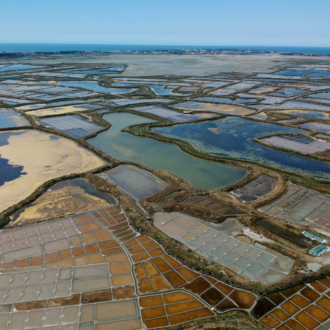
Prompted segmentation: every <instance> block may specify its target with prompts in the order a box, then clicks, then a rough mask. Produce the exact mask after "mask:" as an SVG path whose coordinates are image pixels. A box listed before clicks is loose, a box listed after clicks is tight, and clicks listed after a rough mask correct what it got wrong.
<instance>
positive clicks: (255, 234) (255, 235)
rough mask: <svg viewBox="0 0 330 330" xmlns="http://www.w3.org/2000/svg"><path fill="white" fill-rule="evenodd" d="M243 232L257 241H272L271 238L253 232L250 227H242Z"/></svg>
mask: <svg viewBox="0 0 330 330" xmlns="http://www.w3.org/2000/svg"><path fill="white" fill-rule="evenodd" d="M243 233H244V235H246V236H248V237H250V238H252V239H254V240H255V241H257V242H267V243H274V241H273V240H272V239H268V238H266V237H264V236H263V235H262V237H260V235H259V234H257V233H255V232H253V231H252V230H251V229H250V228H245V229H243Z"/></svg>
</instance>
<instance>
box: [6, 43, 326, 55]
mask: <svg viewBox="0 0 330 330" xmlns="http://www.w3.org/2000/svg"><path fill="white" fill-rule="evenodd" d="M192 48H193V49H239V50H264V51H276V52H294V53H308V54H330V47H290V46H220V45H219V46H196V45H102V44H101V45H99V44H94V45H93V44H24V43H0V52H59V51H73V50H78V51H93V50H94V51H101V50H175V49H192Z"/></svg>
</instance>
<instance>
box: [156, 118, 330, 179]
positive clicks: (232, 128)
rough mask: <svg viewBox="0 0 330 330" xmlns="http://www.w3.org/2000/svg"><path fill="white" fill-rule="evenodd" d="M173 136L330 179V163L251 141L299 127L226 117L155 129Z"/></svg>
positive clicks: (207, 149) (207, 148)
mask: <svg viewBox="0 0 330 330" xmlns="http://www.w3.org/2000/svg"><path fill="white" fill-rule="evenodd" d="M152 131H153V132H156V133H159V134H163V135H165V136H168V137H170V138H174V139H180V140H185V141H187V142H189V143H191V144H193V145H194V146H195V147H196V148H197V149H199V150H201V151H203V152H207V153H210V154H215V155H220V156H226V157H233V158H237V159H245V160H251V161H257V162H260V163H263V164H266V165H273V166H277V167H280V168H283V169H285V170H288V171H292V172H295V173H301V174H306V175H310V176H313V177H317V178H323V179H330V164H326V163H322V162H318V161H315V160H311V159H307V158H303V157H299V156H294V155H290V154H287V153H284V152H281V151H277V150H273V149H269V148H266V147H263V146H260V145H258V144H257V143H254V142H252V141H251V139H252V138H255V137H260V136H265V135H269V134H272V133H277V132H278V133H281V132H283V133H302V134H304V133H306V132H305V131H303V130H300V129H293V128H290V127H283V126H276V125H270V124H265V123H260V122H256V121H254V122H252V121H249V120H246V119H243V118H236V117H227V118H224V119H219V120H217V121H212V122H202V123H198V124H183V125H177V126H172V127H160V128H154V129H152Z"/></svg>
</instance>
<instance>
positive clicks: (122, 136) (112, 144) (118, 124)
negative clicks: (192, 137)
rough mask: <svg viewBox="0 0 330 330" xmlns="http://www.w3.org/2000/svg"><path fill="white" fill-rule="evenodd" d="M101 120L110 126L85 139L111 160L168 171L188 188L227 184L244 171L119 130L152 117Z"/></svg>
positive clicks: (117, 116) (115, 116) (120, 115)
mask: <svg viewBox="0 0 330 330" xmlns="http://www.w3.org/2000/svg"><path fill="white" fill-rule="evenodd" d="M103 119H105V120H106V121H108V122H109V123H111V125H112V126H111V128H110V129H109V130H108V131H106V132H102V133H100V134H99V135H98V136H97V137H95V138H92V139H90V140H88V142H89V143H90V144H91V145H93V146H94V147H96V148H98V149H100V150H102V151H103V152H105V153H107V154H108V155H110V156H111V157H113V158H115V159H118V160H123V161H134V162H138V163H140V164H143V165H146V166H149V167H152V168H157V169H161V170H165V171H169V172H171V173H173V174H175V175H177V176H179V177H181V178H182V179H184V180H186V181H187V182H188V183H189V184H190V185H191V186H192V187H194V188H197V189H205V190H214V189H219V188H222V187H225V186H228V185H231V184H233V183H235V182H237V181H239V180H241V179H243V178H244V176H245V175H246V174H247V171H245V170H243V169H241V168H239V167H234V166H229V165H223V164H218V163H213V162H208V161H205V160H201V159H196V158H194V157H192V156H189V155H187V154H185V153H184V152H182V151H181V150H180V148H179V147H177V146H175V145H172V144H166V143H161V142H158V141H155V140H152V139H147V138H141V137H137V136H133V135H130V134H128V133H123V132H121V130H122V129H123V128H125V127H127V126H129V125H136V124H143V123H152V122H155V121H153V120H150V119H146V118H142V117H139V116H135V115H131V114H127V113H113V114H107V115H104V116H103Z"/></svg>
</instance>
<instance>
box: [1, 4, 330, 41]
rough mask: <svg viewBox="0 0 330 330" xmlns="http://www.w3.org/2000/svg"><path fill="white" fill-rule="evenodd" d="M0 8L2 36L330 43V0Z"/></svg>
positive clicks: (10, 38) (17, 38) (4, 38)
mask: <svg viewBox="0 0 330 330" xmlns="http://www.w3.org/2000/svg"><path fill="white" fill-rule="evenodd" d="M0 8H1V9H0V10H1V20H0V43H75V44H128V45H200V46H218V45H219V46H221V45H226V46H232V45H233V46H234V45H240V46H259V45H263V46H314V47H330V23H329V13H330V0H276V1H267V0H225V1H223V0H204V1H202V0H166V1H160V0H116V1H114V0H55V1H51V0H28V1H27V0H10V1H5V0H2V1H1V7H0Z"/></svg>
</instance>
